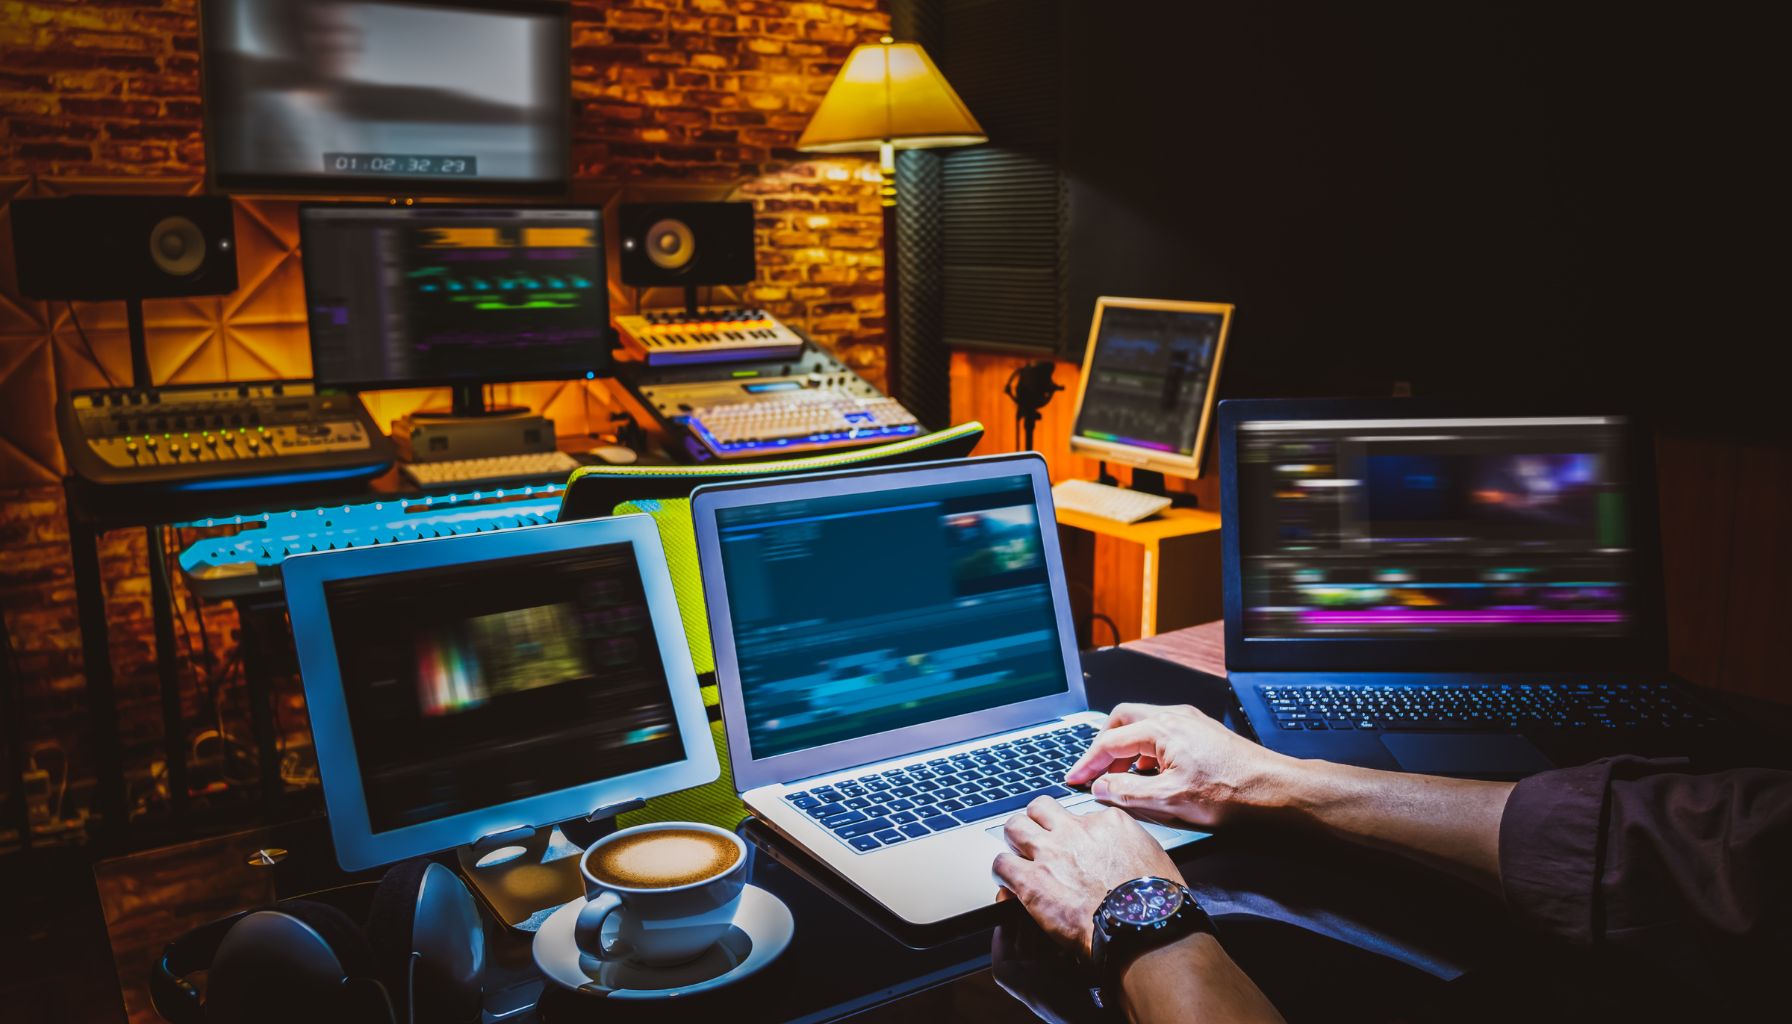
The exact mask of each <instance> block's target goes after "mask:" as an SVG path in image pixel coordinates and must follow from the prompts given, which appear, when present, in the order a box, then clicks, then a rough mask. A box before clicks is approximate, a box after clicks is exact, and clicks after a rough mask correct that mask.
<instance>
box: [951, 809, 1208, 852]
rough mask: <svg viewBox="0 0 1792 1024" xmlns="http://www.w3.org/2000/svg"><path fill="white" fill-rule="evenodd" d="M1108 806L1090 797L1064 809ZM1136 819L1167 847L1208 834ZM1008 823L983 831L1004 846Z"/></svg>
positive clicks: (1089, 811)
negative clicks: (1003, 831) (1185, 838)
mask: <svg viewBox="0 0 1792 1024" xmlns="http://www.w3.org/2000/svg"><path fill="white" fill-rule="evenodd" d="M1066 799H1074V798H1071V797H1066ZM1106 807H1107V804H1104V803H1102V802H1101V801H1099V800H1094V799H1089V800H1083V801H1081V802H1079V803H1071V804H1066V805H1065V808H1064V809H1065V810H1067V811H1069V812H1070V813H1072V814H1094V813H1095V812H1096V811H1099V810H1103V809H1105V808H1106ZM1010 817H1012V815H1010ZM1134 820H1135V821H1138V822H1139V824H1141V825H1143V826H1145V831H1146V832H1148V833H1150V835H1151V838H1153V839H1155V840H1157V844H1158V845H1159V846H1162V847H1165V848H1166V849H1167V848H1169V847H1170V846H1171V845H1173V844H1175V843H1176V841H1177V840H1179V839H1183V838H1184V837H1185V836H1189V837H1194V838H1196V839H1200V838H1203V837H1205V836H1206V835H1207V833H1205V832H1185V831H1183V830H1182V829H1179V828H1170V827H1169V826H1167V825H1159V824H1158V823H1156V822H1154V821H1144V820H1141V819H1137V818H1135V819H1134ZM1007 825H1008V823H1007V821H1006V820H1004V821H1003V822H1002V824H1000V825H992V826H990V827H989V828H986V829H984V830H983V831H984V832H987V833H988V834H989V835H990V836H992V837H994V838H995V839H996V841H997V842H1000V843H1001V844H1002V845H1003V846H1007V845H1008V838H1007V836H1005V835H1003V834H1002V830H1003V829H1004V828H1006V827H1007ZM1184 841H1186V840H1184Z"/></svg>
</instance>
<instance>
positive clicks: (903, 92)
mask: <svg viewBox="0 0 1792 1024" xmlns="http://www.w3.org/2000/svg"><path fill="white" fill-rule="evenodd" d="M988 141H989V136H987V135H985V134H984V133H983V127H982V126H981V125H979V124H978V123H977V119H976V118H974V117H972V116H971V112H970V111H969V110H967V109H966V108H965V105H964V101H963V100H961V99H959V98H958V94H957V93H956V92H953V91H952V87H951V86H950V85H948V84H947V83H946V76H944V75H942V74H940V69H939V68H937V67H934V65H933V61H932V60H931V59H930V58H929V57H928V56H927V51H926V50H923V49H921V47H920V44H918V43H897V42H892V41H890V39H889V37H887V36H886V37H885V38H884V40H883V41H882V42H879V43H867V44H866V45H864V46H859V47H856V48H854V49H853V51H852V53H851V54H849V55H848V56H847V58H846V63H845V64H843V65H842V66H841V68H840V74H839V75H838V76H836V77H835V78H834V84H833V85H830V86H828V92H827V95H826V96H823V97H822V99H821V107H820V108H819V109H817V110H816V111H815V116H814V117H813V118H812V119H810V121H809V127H808V128H806V129H804V131H803V137H802V138H801V139H798V140H797V144H796V148H798V149H800V150H804V151H806V152H811V153H857V152H865V151H870V150H876V149H878V148H880V147H881V146H882V145H883V144H884V143H890V144H892V145H894V146H895V148H897V149H926V148H931V147H936V146H969V145H973V144H975V143H979V142H988Z"/></svg>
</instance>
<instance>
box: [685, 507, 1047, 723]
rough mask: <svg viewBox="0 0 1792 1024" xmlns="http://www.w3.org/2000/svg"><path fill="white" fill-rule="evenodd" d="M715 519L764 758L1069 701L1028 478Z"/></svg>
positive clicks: (750, 714) (725, 512)
mask: <svg viewBox="0 0 1792 1024" xmlns="http://www.w3.org/2000/svg"><path fill="white" fill-rule="evenodd" d="M717 515H718V519H717V528H718V536H719V538H720V541H721V549H722V561H723V564H724V566H725V567H726V570H727V581H728V601H729V606H730V612H731V615H732V617H733V619H734V636H735V644H736V654H737V657H738V660H739V663H740V671H741V692H742V701H743V705H744V711H745V713H746V719H747V730H748V735H749V736H751V737H752V741H753V753H754V755H755V756H756V757H767V756H772V755H776V754H783V753H788V752H790V751H793V750H802V749H806V748H809V747H816V746H821V745H824V744H828V743H834V742H837V741H840V740H846V739H852V738H855V737H859V736H868V735H871V734H873V733H878V732H886V731H888V730H891V729H899V728H902V727H904V726H908V725H914V724H916V723H918V722H925V721H932V720H935V719H939V718H945V717H949V716H952V715H959V714H966V713H969V712H972V711H979V710H982V709H985V708H992V707H998V706H1000V705H1004V704H1011V703H1015V702H1017V701H1023V700H1031V699H1033V698H1035V697H1043V696H1045V695H1047V694H1052V693H1061V692H1063V691H1064V690H1065V689H1067V688H1068V682H1067V681H1066V679H1065V678H1064V662H1063V658H1062V653H1061V651H1060V649H1059V645H1058V634H1057V629H1056V625H1057V624H1056V618H1055V614H1054V610H1053V607H1052V598H1051V590H1050V584H1049V582H1048V577H1047V575H1046V565H1045V557H1044V553H1043V549H1042V547H1041V541H1040V534H1039V521H1038V514H1037V509H1036V506H1035V504H1034V498H1033V488H1032V481H1031V478H1029V477H1026V476H1015V477H1004V478H1001V479H996V480H983V481H974V482H963V483H954V484H942V485H935V486H929V487H911V488H904V489H901V490H896V491H883V492H879V493H873V494H858V495H843V496H839V497H832V498H818V499H812V500H805V501H792V502H784V503H779V504H773V505H759V506H748V507H743V508H734V509H722V510H719V511H718V513H717ZM844 566H851V570H850V572H851V575H850V576H845V575H843V569H842V567H844Z"/></svg>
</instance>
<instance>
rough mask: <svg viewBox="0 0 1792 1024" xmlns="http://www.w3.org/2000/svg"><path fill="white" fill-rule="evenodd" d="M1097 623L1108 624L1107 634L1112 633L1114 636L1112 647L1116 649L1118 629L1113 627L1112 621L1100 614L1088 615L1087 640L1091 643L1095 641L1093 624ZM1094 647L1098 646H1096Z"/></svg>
mask: <svg viewBox="0 0 1792 1024" xmlns="http://www.w3.org/2000/svg"><path fill="white" fill-rule="evenodd" d="M1097 622H1105V623H1107V624H1108V632H1109V633H1112V634H1113V636H1114V643H1113V645H1112V646H1116V647H1118V646H1119V645H1120V627H1119V626H1116V625H1114V620H1113V619H1110V618H1108V617H1107V616H1106V615H1103V614H1102V613H1100V612H1090V613H1089V640H1090V641H1091V642H1093V641H1094V640H1095V623H1097ZM1096 646H1100V645H1099V644H1097V645H1096Z"/></svg>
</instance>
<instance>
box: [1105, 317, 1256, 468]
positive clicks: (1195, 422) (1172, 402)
mask: <svg viewBox="0 0 1792 1024" xmlns="http://www.w3.org/2000/svg"><path fill="white" fill-rule="evenodd" d="M1100 315H1101V325H1100V329H1099V332H1098V333H1097V335H1096V339H1095V345H1094V350H1093V351H1092V352H1090V353H1089V370H1088V376H1089V379H1088V383H1087V384H1085V385H1084V389H1083V402H1082V408H1081V411H1080V413H1079V415H1078V416H1077V421H1076V435H1077V436H1078V437H1085V438H1089V439H1090V440H1094V441H1106V442H1108V443H1111V444H1123V445H1127V446H1129V447H1133V448H1144V449H1148V450H1151V451H1159V452H1164V453H1166V454H1174V455H1182V456H1191V455H1194V454H1195V445H1196V443H1197V442H1198V441H1199V440H1200V431H1201V418H1202V416H1203V415H1204V414H1205V412H1206V409H1207V390H1208V388H1209V387H1210V386H1211V381H1212V377H1213V365H1214V361H1215V359H1216V358H1217V356H1218V352H1219V345H1220V332H1221V329H1222V328H1223V327H1224V325H1225V318H1224V317H1223V316H1222V315H1221V314H1219V313H1196V312H1190V311H1186V310H1166V309H1139V308H1132V307H1125V306H1106V307H1103V308H1102V310H1101V313H1100Z"/></svg>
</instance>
